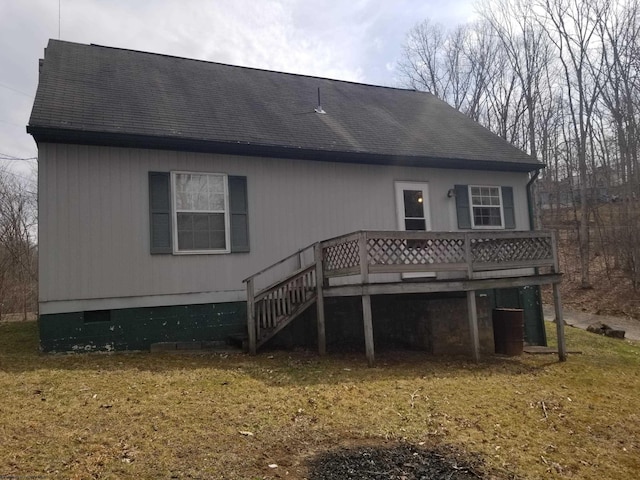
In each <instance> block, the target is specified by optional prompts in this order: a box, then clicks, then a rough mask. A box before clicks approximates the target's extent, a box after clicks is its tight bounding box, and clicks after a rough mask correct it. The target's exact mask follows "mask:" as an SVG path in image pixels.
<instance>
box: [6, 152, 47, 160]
mask: <svg viewBox="0 0 640 480" xmlns="http://www.w3.org/2000/svg"><path fill="white" fill-rule="evenodd" d="M37 159H38V157H27V158H21V157H15V156H13V155H9V154H8V153H2V152H0V160H9V161H30V160H37Z"/></svg>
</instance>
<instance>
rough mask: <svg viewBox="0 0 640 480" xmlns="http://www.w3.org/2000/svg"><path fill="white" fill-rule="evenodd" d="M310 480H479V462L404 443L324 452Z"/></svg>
mask: <svg viewBox="0 0 640 480" xmlns="http://www.w3.org/2000/svg"><path fill="white" fill-rule="evenodd" d="M309 466H310V468H309V477H308V478H309V480H350V479H354V480H355V479H358V480H380V479H385V480H432V479H433V480H439V479H448V480H477V479H488V478H495V477H492V476H489V477H487V476H484V475H483V474H482V473H481V471H480V470H479V469H478V467H479V462H478V461H477V460H476V461H474V460H472V459H468V458H467V459H463V458H462V455H461V454H458V453H455V452H454V451H445V450H444V449H440V448H436V449H433V448H426V447H424V448H423V447H421V446H415V445H408V444H400V445H395V446H391V447H355V448H345V449H340V450H336V451H333V452H327V453H323V454H321V455H319V456H317V457H316V458H314V459H313V460H312V461H311V462H310V464H309Z"/></svg>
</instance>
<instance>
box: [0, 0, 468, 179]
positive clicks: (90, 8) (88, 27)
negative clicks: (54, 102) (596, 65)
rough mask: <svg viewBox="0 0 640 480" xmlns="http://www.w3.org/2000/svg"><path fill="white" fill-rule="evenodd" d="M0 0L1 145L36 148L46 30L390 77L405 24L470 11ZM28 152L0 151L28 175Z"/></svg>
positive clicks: (230, 59) (331, 0) (423, 6)
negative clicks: (34, 118)
mask: <svg viewBox="0 0 640 480" xmlns="http://www.w3.org/2000/svg"><path fill="white" fill-rule="evenodd" d="M58 5H59V0H0V46H1V48H0V154H2V156H5V155H9V156H13V157H18V158H31V157H36V156H37V148H36V145H35V142H34V141H33V139H32V138H31V136H30V135H28V134H27V133H26V132H25V126H26V124H27V123H28V120H29V115H30V113H31V107H32V104H33V97H34V95H35V91H36V88H37V81H38V59H39V58H42V57H43V53H44V48H45V46H46V44H47V41H48V39H49V38H58V28H60V39H62V40H67V41H72V42H78V43H85V44H89V43H95V44H99V45H106V46H111V47H120V48H127V49H133V50H142V51H147V52H156V53H163V54H168V55H176V56H180V57H187V58H196V59H201V60H208V61H213V62H222V63H229V64H233V65H242V66H248V67H256V68H264V69H269V70H278V71H285V72H291V73H301V74H306V75H315V76H322V77H328V78H336V79H341V80H350V81H356V82H363V83H371V84H377V85H391V86H398V80H397V76H396V63H397V61H398V59H399V56H400V53H401V48H402V44H403V42H404V38H405V35H406V33H407V31H408V30H409V29H410V28H411V27H412V26H413V25H415V24H416V23H418V22H419V21H422V20H424V19H425V18H430V19H432V20H434V21H437V22H441V23H443V24H445V25H453V24H457V23H462V22H466V21H468V20H471V19H473V17H474V12H473V6H472V5H473V0H326V1H319V0H60V23H58ZM33 163H35V162H33V161H31V162H29V161H14V162H7V161H2V160H0V168H4V169H6V168H10V169H11V170H12V171H13V172H14V173H17V174H19V175H25V176H28V172H29V165H30V164H33Z"/></svg>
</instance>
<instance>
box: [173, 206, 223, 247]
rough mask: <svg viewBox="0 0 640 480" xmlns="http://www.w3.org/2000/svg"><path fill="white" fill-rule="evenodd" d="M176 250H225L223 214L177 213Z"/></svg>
mask: <svg viewBox="0 0 640 480" xmlns="http://www.w3.org/2000/svg"><path fill="white" fill-rule="evenodd" d="M177 217H178V222H177V223H178V250H218V249H224V248H226V235H225V221H224V213H182V212H178V214H177Z"/></svg>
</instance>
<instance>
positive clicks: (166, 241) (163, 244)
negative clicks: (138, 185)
mask: <svg viewBox="0 0 640 480" xmlns="http://www.w3.org/2000/svg"><path fill="white" fill-rule="evenodd" d="M149 220H150V228H151V231H150V238H151V249H150V251H151V253H152V254H161V253H172V252H173V249H172V246H171V193H170V176H169V172H149Z"/></svg>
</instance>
